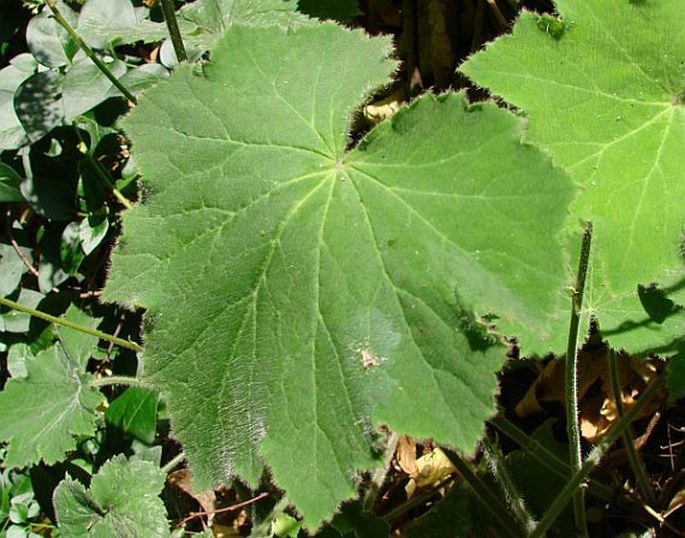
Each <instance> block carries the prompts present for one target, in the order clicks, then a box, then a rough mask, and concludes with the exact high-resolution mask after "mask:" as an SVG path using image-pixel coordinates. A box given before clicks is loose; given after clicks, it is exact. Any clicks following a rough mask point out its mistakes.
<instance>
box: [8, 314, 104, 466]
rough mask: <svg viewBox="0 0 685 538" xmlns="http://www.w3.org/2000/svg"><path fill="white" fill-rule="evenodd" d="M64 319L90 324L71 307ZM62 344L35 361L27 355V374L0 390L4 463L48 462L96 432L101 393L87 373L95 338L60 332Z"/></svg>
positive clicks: (9, 464)
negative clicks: (4, 449) (90, 384)
mask: <svg viewBox="0 0 685 538" xmlns="http://www.w3.org/2000/svg"><path fill="white" fill-rule="evenodd" d="M65 317H66V318H67V319H69V320H70V321H72V322H74V323H81V324H83V325H87V326H88V325H89V326H93V325H96V324H97V321H96V320H93V319H92V318H89V317H88V316H86V315H85V314H83V313H82V312H80V311H78V310H77V309H76V308H75V307H71V308H70V310H69V311H68V312H67V314H65ZM58 334H59V335H60V338H61V340H60V341H58V342H56V343H55V344H54V345H53V346H52V347H50V348H48V349H46V350H44V351H41V352H40V353H38V354H37V355H36V356H35V357H31V356H29V357H26V359H25V361H24V368H25V371H26V375H25V376H22V377H18V378H12V379H10V380H9V381H7V384H6V385H5V388H4V390H3V391H2V392H0V439H1V440H4V441H9V444H8V447H7V457H6V459H5V461H4V465H6V466H8V467H10V466H18V467H23V466H26V465H30V464H35V463H38V462H40V461H41V460H42V461H44V462H45V463H47V464H51V463H54V462H56V461H59V460H61V459H63V458H64V454H65V452H67V451H69V450H74V449H75V448H76V441H77V439H76V437H77V436H79V435H92V434H93V433H94V432H95V419H96V414H95V409H96V408H97V406H98V405H100V403H101V402H102V399H103V398H102V395H101V394H100V392H99V391H98V390H97V389H95V388H92V387H90V386H88V383H87V381H88V378H90V374H87V373H86V371H85V368H86V364H87V362H88V358H89V357H90V354H91V353H92V351H93V349H94V348H95V346H96V345H97V340H98V339H97V337H92V336H88V335H83V334H81V333H77V332H75V331H73V330H70V329H64V328H60V329H59V330H58Z"/></svg>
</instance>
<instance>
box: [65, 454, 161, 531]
mask: <svg viewBox="0 0 685 538" xmlns="http://www.w3.org/2000/svg"><path fill="white" fill-rule="evenodd" d="M164 479H165V476H164V473H163V472H162V471H161V470H160V469H159V468H157V467H155V466H154V465H152V464H151V463H148V462H146V461H127V460H126V458H125V457H124V456H121V455H119V456H115V457H114V458H112V459H111V460H109V461H107V462H105V464H104V465H103V466H102V468H101V469H100V471H99V472H98V473H97V474H96V475H95V476H93V479H92V481H91V484H90V488H89V489H86V488H85V487H84V486H83V485H82V484H81V483H80V482H77V481H75V480H73V479H72V478H71V477H69V476H67V477H66V478H65V479H64V480H63V481H62V482H60V483H59V485H58V486H57V488H56V489H55V493H54V498H53V499H54V504H55V512H56V515H57V522H58V525H59V530H60V532H61V533H62V535H64V536H70V537H73V538H110V537H112V536H122V537H123V536H140V537H143V536H145V537H146V538H147V537H150V538H162V537H166V536H169V527H168V523H167V521H166V509H165V508H164V503H163V502H162V500H161V499H160V498H159V493H160V492H161V491H162V487H163V486H164Z"/></svg>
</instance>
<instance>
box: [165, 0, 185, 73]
mask: <svg viewBox="0 0 685 538" xmlns="http://www.w3.org/2000/svg"><path fill="white" fill-rule="evenodd" d="M162 11H163V12H164V20H165V21H166V26H167V28H168V30H169V36H171V43H172V45H173V46H174V52H175V53H176V58H177V59H178V61H179V62H187V61H188V55H187V54H186V48H185V46H184V45H183V38H182V37H181V31H180V30H179V29H178V22H177V21H176V13H175V12H174V0H162Z"/></svg>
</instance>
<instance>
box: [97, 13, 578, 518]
mask: <svg viewBox="0 0 685 538" xmlns="http://www.w3.org/2000/svg"><path fill="white" fill-rule="evenodd" d="M274 51H278V54H274ZM388 52H389V40H387V39H386V38H369V37H367V36H365V35H364V34H363V33H362V32H359V31H349V30H345V29H343V28H340V27H338V26H335V25H332V24H322V25H320V26H317V27H313V26H310V27H300V28H291V29H284V28H275V27H272V28H246V27H237V26H233V27H231V28H229V30H228V31H227V32H226V34H225V36H224V37H223V39H222V40H221V41H220V42H219V43H218V45H217V47H216V48H215V50H214V51H213V53H212V61H211V62H210V63H209V64H208V65H207V66H206V67H205V69H204V73H203V75H202V76H198V75H197V74H195V73H194V72H193V70H192V68H190V67H188V66H180V67H179V69H178V70H177V71H176V72H175V73H174V75H173V76H172V77H171V78H170V79H169V80H168V81H167V82H163V83H161V84H160V85H158V86H157V87H155V88H153V89H152V90H151V91H149V92H148V93H147V94H145V95H144V96H143V98H142V99H141V101H140V104H139V105H138V106H137V107H136V109H135V110H134V111H133V112H132V113H131V115H130V116H129V117H128V118H127V119H126V121H125V122H124V128H125V130H126V131H127V132H128V134H129V135H130V137H131V139H132V141H133V144H134V148H135V150H134V151H135V156H136V160H137V162H138V163H139V165H140V170H141V172H142V174H143V176H144V178H145V188H146V189H147V191H148V194H147V196H146V200H145V202H144V203H143V204H141V205H138V206H137V207H135V208H134V209H133V210H131V211H129V212H127V214H126V215H125V217H124V221H125V222H124V227H125V233H124V236H123V237H122V238H121V242H120V245H119V247H118V249H117V250H116V251H115V253H114V255H113V260H112V270H111V274H110V279H109V281H108V284H107V286H106V289H105V297H106V299H107V300H116V301H120V302H122V303H124V304H127V305H129V306H137V305H140V306H144V307H145V308H147V309H148V313H147V331H146V332H147V334H146V351H145V371H144V375H145V377H147V378H148V379H149V380H151V381H152V382H153V383H154V384H155V385H157V387H158V388H159V389H160V390H161V391H162V392H163V393H164V394H165V398H166V400H167V402H168V405H169V411H170V415H171V417H172V421H173V427H174V434H175V436H176V437H177V438H178V439H179V440H180V441H181V442H182V443H183V444H184V448H185V450H186V453H187V454H188V458H189V461H190V462H191V466H192V468H193V475H194V479H195V481H196V483H195V488H196V489H198V490H202V489H206V488H208V487H210V486H212V485H214V484H216V483H220V482H225V481H227V480H230V479H231V478H232V477H234V476H235V475H238V476H240V477H242V478H243V479H244V480H246V481H247V482H248V484H250V485H253V486H256V485H257V483H258V481H259V479H260V476H261V474H262V470H263V466H264V465H265V464H266V465H267V466H268V467H269V468H270V470H271V473H272V475H273V478H274V479H275V481H276V482H277V483H278V484H279V485H280V486H281V487H283V488H284V489H285V490H286V494H287V496H288V499H289V500H290V501H292V502H293V503H294V504H295V506H296V507H297V509H298V510H299V511H300V512H301V513H302V515H303V516H304V521H305V525H306V526H307V527H308V528H315V527H316V526H317V525H318V524H319V523H320V522H321V520H323V519H326V518H330V517H331V515H332V513H333V511H334V510H335V509H336V507H337V506H338V505H339V504H340V502H341V501H343V500H345V499H347V498H351V497H353V496H355V480H354V477H355V474H356V473H357V471H359V470H363V469H369V468H372V467H374V466H377V465H379V464H380V460H379V456H380V454H379V452H378V450H379V446H378V443H377V440H376V437H377V434H376V433H374V427H375V426H376V425H378V424H387V425H388V426H389V427H390V428H392V429H394V430H397V431H401V432H405V433H409V434H411V435H413V436H416V437H433V438H435V439H437V440H439V441H441V442H444V443H447V444H450V445H452V446H455V447H458V448H459V449H461V450H465V451H472V450H473V449H474V447H475V444H476V442H477V440H478V438H479V436H480V434H481V431H482V427H483V421H484V420H485V419H486V418H488V417H489V416H490V415H491V414H492V413H493V412H494V401H493V399H494V395H495V392H496V389H497V385H496V380H495V375H494V373H495V372H496V371H497V370H498V369H499V367H500V365H501V360H502V356H503V349H502V348H501V347H500V346H497V345H494V344H492V342H489V341H487V340H486V339H485V338H484V337H483V334H482V331H481V332H479V331H478V330H477V328H476V326H475V324H474V323H472V319H473V316H472V313H471V309H472V308H473V310H475V311H476V312H477V313H479V314H481V313H483V314H484V313H491V312H493V313H496V314H497V315H498V316H499V318H500V320H501V324H502V326H506V327H508V328H509V329H511V330H512V331H513V330H516V331H520V332H522V333H525V334H526V335H531V334H535V335H536V337H540V336H541V337H542V338H544V337H549V334H548V333H547V332H546V329H547V327H548V326H549V324H550V323H551V319H550V316H551V315H550V312H551V313H554V312H556V311H557V310H558V304H557V303H558V302H559V301H560V300H561V298H560V296H559V290H561V289H562V288H563V267H564V265H563V264H564V260H563V257H562V253H561V247H560V244H559V241H558V239H557V237H556V235H557V233H558V231H559V230H560V228H561V226H562V222H563V218H564V213H565V211H564V210H565V207H566V205H567V204H568V202H569V199H570V197H571V195H572V192H573V188H572V185H571V184H570V182H569V181H568V180H567V178H566V177H565V176H564V175H563V174H562V173H560V172H559V171H558V170H555V169H554V168H553V167H552V166H551V164H550V162H549V160H548V159H547V158H545V157H544V156H543V155H542V154H540V153H539V152H538V151H536V150H535V149H534V148H532V147H530V146H526V145H521V144H520V129H521V124H520V122H519V121H518V120H516V119H515V118H514V117H513V116H511V115H510V114H508V113H506V112H503V111H500V110H498V109H496V107H494V106H493V105H484V106H475V107H469V106H468V105H467V104H466V103H465V99H464V97H463V96H462V95H459V94H454V95H447V96H440V97H438V98H434V97H430V96H427V97H424V98H422V99H420V100H418V101H417V102H416V104H414V105H413V106H412V107H409V108H407V109H404V110H401V111H400V112H398V113H397V115H396V116H395V117H394V118H393V119H392V120H391V121H390V122H388V123H385V124H382V125H381V126H379V127H378V128H377V129H376V130H374V131H373V132H372V133H371V134H370V135H369V136H368V137H367V138H366V139H365V140H364V141H363V142H362V143H361V144H360V145H359V146H358V147H357V148H355V149H353V150H352V151H348V150H347V149H346V148H347V145H348V140H347V136H346V133H347V130H348V128H349V123H350V118H351V116H352V112H353V110H354V107H355V106H358V105H359V104H361V102H362V100H363V98H364V97H365V96H368V95H369V92H370V91H371V89H373V88H374V87H377V86H379V85H381V84H383V83H386V82H387V80H388V76H389V75H390V74H391V73H392V72H393V70H394V69H395V67H396V64H395V63H394V62H392V61H390V60H388V59H387V54H388ZM351 63H354V65H355V70H354V71H353V72H350V71H349V70H348V69H347V66H349V65H350V64H351ZM522 250H523V251H525V252H526V253H527V255H528V256H529V258H521V256H520V252H521V251H522ZM540 260H544V261H542V262H540Z"/></svg>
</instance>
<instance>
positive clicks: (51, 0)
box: [45, 0, 138, 105]
mask: <svg viewBox="0 0 685 538" xmlns="http://www.w3.org/2000/svg"><path fill="white" fill-rule="evenodd" d="M45 3H46V4H47V6H48V7H49V8H50V11H52V15H53V16H54V17H55V20H56V21H57V22H58V23H59V24H60V26H62V28H64V29H65V30H66V31H67V33H68V34H69V35H70V36H71V38H72V39H73V40H74V41H75V42H76V44H77V45H78V46H79V47H80V48H81V50H82V51H83V52H85V53H86V56H88V58H90V59H91V60H92V62H93V63H94V64H95V65H96V66H97V68H98V69H99V70H100V71H102V73H103V74H104V75H105V76H106V77H107V78H108V79H109V80H110V81H111V82H112V84H114V86H116V88H117V89H118V90H119V91H120V92H121V93H122V94H123V95H124V97H126V99H128V100H129V101H131V103H133V104H134V105H136V104H138V100H137V99H136V98H135V96H134V95H133V94H132V93H131V92H130V91H128V89H127V88H126V87H125V86H124V85H123V84H122V83H121V82H119V80H118V79H117V77H115V76H114V75H113V74H112V72H111V71H110V70H109V68H108V67H107V66H106V65H105V64H104V63H103V62H102V60H100V58H98V56H97V54H95V53H94V52H93V49H91V48H90V47H89V46H88V45H86V43H85V42H84V41H83V39H81V38H80V37H79V35H78V34H77V33H76V31H75V30H74V29H73V28H72V27H71V24H69V22H68V21H67V20H66V19H65V18H64V17H63V16H62V14H61V13H60V11H59V9H57V2H56V0H45Z"/></svg>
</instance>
